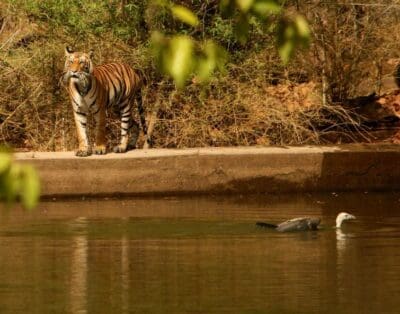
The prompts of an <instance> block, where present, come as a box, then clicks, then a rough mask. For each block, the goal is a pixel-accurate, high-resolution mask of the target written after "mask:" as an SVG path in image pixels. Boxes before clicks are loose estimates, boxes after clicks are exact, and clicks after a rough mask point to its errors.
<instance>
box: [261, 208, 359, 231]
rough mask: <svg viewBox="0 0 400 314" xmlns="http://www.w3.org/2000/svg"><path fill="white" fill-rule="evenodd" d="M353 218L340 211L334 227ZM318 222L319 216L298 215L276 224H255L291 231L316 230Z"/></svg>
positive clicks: (353, 217)
mask: <svg viewBox="0 0 400 314" xmlns="http://www.w3.org/2000/svg"><path fill="white" fill-rule="evenodd" d="M355 218H356V217H355V216H353V215H351V214H348V213H340V214H339V215H338V216H337V218H336V228H340V227H341V226H342V223H343V221H345V220H349V219H355ZM320 223H321V219H320V218H315V217H299V218H293V219H290V220H286V221H284V222H282V223H280V224H277V225H275V224H271V223H267V222H257V223H256V225H257V226H259V227H263V228H272V229H276V230H277V231H279V232H291V231H307V230H318V226H319V224H320Z"/></svg>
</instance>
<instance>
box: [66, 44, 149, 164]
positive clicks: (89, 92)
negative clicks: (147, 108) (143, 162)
mask: <svg viewBox="0 0 400 314" xmlns="http://www.w3.org/2000/svg"><path fill="white" fill-rule="evenodd" d="M93 54H94V52H93V50H90V52H89V53H86V52H75V51H74V50H72V49H71V48H70V47H68V46H67V47H65V57H66V60H65V66H64V71H63V74H62V77H61V78H62V82H63V84H64V86H65V88H66V89H67V92H68V95H69V98H70V101H71V104H72V108H73V113H74V120H75V125H76V130H77V137H78V142H79V147H78V150H77V151H76V156H79V157H86V156H89V155H91V154H92V149H91V147H90V145H89V140H88V135H87V129H86V126H87V119H88V114H89V113H91V114H93V116H94V121H95V145H94V153H95V154H98V155H102V154H106V153H107V146H106V125H105V124H106V110H108V109H109V108H111V107H113V108H114V109H117V112H119V114H120V116H121V139H120V143H119V145H117V146H115V147H114V148H113V151H114V152H115V153H124V152H126V151H127V150H129V149H132V148H135V147H136V142H137V139H138V137H139V132H140V130H139V124H138V123H137V122H136V121H135V120H134V119H133V118H132V112H131V109H132V104H133V103H134V101H136V104H137V108H138V112H139V117H140V123H141V125H142V129H143V133H144V136H145V144H144V146H143V148H148V147H149V146H150V139H149V138H148V136H147V126H146V120H145V113H144V108H143V103H142V93H141V90H142V87H143V81H144V80H143V75H142V74H141V73H140V72H139V71H135V70H133V69H132V68H131V67H130V66H129V65H127V64H125V63H107V64H102V65H98V66H94V64H93V61H92V59H93ZM130 133H132V134H130Z"/></svg>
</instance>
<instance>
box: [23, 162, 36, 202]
mask: <svg viewBox="0 0 400 314" xmlns="http://www.w3.org/2000/svg"><path fill="white" fill-rule="evenodd" d="M20 193H21V195H20V196H21V200H22V204H23V205H24V207H25V208H27V209H32V208H34V207H35V206H36V205H37V203H38V201H39V196H40V183H39V177H38V175H37V172H36V171H35V169H34V168H33V167H32V166H30V165H25V166H24V167H23V168H22V176H21V189H20Z"/></svg>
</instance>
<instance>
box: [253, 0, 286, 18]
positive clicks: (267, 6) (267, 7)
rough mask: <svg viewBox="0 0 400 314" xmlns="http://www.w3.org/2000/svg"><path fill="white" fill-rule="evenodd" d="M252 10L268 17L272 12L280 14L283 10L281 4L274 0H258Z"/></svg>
mask: <svg viewBox="0 0 400 314" xmlns="http://www.w3.org/2000/svg"><path fill="white" fill-rule="evenodd" d="M252 10H253V11H254V13H256V14H258V15H259V16H262V17H266V16H268V15H270V14H278V13H280V12H281V6H280V5H279V3H278V2H277V1H274V0H256V2H255V3H254V4H253V7H252Z"/></svg>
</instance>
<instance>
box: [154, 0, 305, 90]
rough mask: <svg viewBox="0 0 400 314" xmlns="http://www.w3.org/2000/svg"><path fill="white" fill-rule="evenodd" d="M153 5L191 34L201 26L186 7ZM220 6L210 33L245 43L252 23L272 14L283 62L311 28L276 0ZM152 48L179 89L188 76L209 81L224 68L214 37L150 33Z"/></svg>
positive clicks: (238, 0)
mask: <svg viewBox="0 0 400 314" xmlns="http://www.w3.org/2000/svg"><path fill="white" fill-rule="evenodd" d="M153 5H158V6H160V7H162V8H164V9H165V8H167V10H170V13H171V15H172V17H174V18H175V19H176V20H179V21H180V22H182V23H184V24H186V25H188V26H190V27H193V28H194V30H193V33H196V29H197V28H199V27H201V25H200V21H199V19H198V18H197V17H196V15H195V13H193V11H192V10H190V9H189V8H187V7H184V6H182V5H175V4H174V3H173V2H170V1H167V0H159V1H154V2H153ZM219 9H220V13H221V17H222V18H216V19H215V21H214V25H215V27H214V28H213V29H212V30H211V31H210V33H211V34H214V35H216V34H219V35H220V36H221V37H223V38H229V37H231V38H232V37H233V38H234V39H231V40H230V41H231V42H233V41H237V42H238V43H240V44H241V45H245V44H246V43H247V41H248V39H249V36H250V35H249V34H250V31H251V29H252V28H253V25H254V24H260V25H263V24H264V25H265V24H272V22H271V18H272V17H273V16H275V17H276V19H277V22H276V23H277V24H276V25H277V26H276V27H272V28H271V29H273V30H274V31H275V36H276V39H277V40H276V42H277V48H278V52H279V55H280V57H281V60H282V61H283V63H287V62H288V61H289V60H290V58H291V57H292V55H293V53H294V51H295V49H296V48H298V47H300V46H303V47H305V46H307V45H308V42H309V38H310V31H309V28H308V24H307V22H306V20H305V19H304V18H303V17H302V16H300V15H297V16H295V17H294V18H289V17H286V16H284V15H283V13H284V12H283V9H282V6H281V5H280V4H279V2H278V0H221V1H220V3H219ZM226 21H231V22H226ZM203 27H204V26H203ZM232 35H233V36H232ZM152 47H153V52H154V55H155V58H156V62H157V64H158V66H159V68H160V69H162V71H163V73H164V74H167V75H169V76H171V77H172V78H173V80H174V82H175V84H176V85H177V87H179V88H181V87H183V86H184V85H185V82H186V81H187V80H188V79H189V77H190V76H191V75H194V76H195V77H196V78H197V79H198V80H199V81H200V82H206V81H208V80H209V79H210V78H211V76H212V75H213V73H214V72H215V70H217V69H219V70H221V69H223V67H224V62H225V60H226V55H227V53H226V51H225V49H224V48H223V47H222V46H221V45H219V44H218V43H217V42H216V41H215V40H210V39H207V40H204V38H203V39H202V40H197V39H196V38H195V37H192V36H188V35H184V36H183V35H180V34H176V35H173V36H165V35H163V33H162V32H160V31H156V32H154V33H153V36H152Z"/></svg>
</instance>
